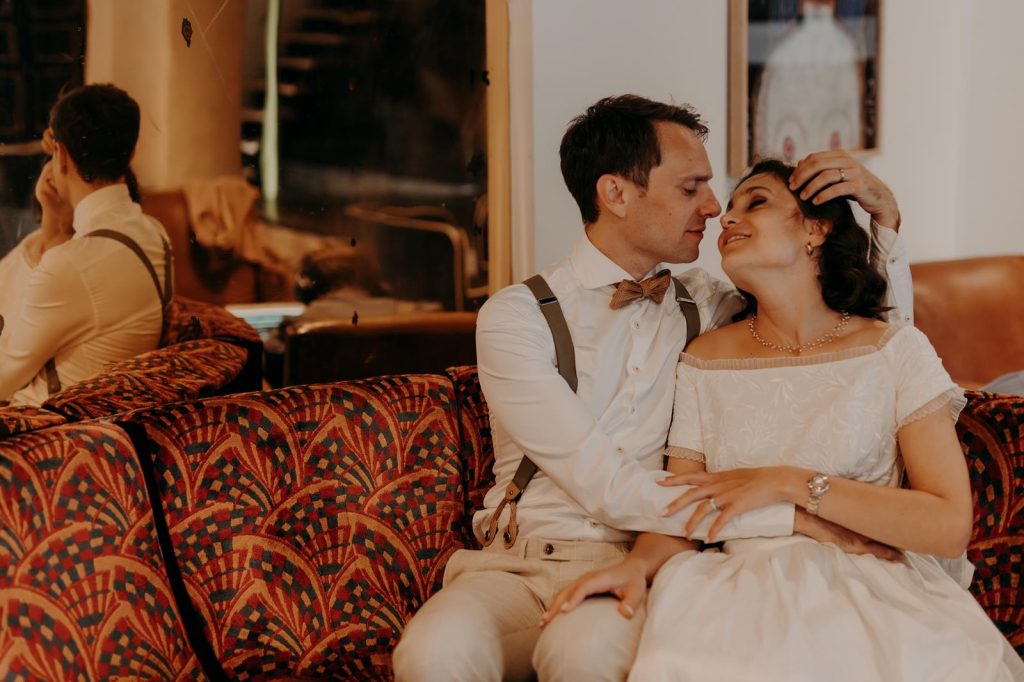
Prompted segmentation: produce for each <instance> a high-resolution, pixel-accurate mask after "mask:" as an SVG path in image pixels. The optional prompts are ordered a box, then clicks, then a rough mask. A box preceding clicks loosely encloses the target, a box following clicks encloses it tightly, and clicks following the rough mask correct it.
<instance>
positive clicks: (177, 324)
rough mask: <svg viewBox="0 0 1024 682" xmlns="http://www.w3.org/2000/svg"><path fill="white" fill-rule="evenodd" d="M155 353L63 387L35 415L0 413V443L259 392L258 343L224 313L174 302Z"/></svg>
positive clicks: (19, 409) (26, 410)
mask: <svg viewBox="0 0 1024 682" xmlns="http://www.w3.org/2000/svg"><path fill="white" fill-rule="evenodd" d="M160 346H161V347H160V348H158V349H156V350H154V351H151V352H149V353H144V354H142V355H139V356H137V357H134V358H131V359H129V360H125V361H123V362H118V363H115V364H113V365H110V366H109V367H107V368H106V369H105V370H104V371H103V372H102V373H101V374H99V375H97V376H95V377H93V378H91V379H87V380H85V381H82V382H80V383H78V384H75V385H73V386H69V387H68V388H66V389H64V390H63V391H61V392H60V393H57V394H54V395H52V396H50V398H49V400H47V401H46V402H45V403H43V405H42V406H41V407H38V408H37V407H23V406H15V407H10V406H8V407H2V408H0V439H2V438H6V437H9V436H13V435H15V434H17V433H23V432H26V431H33V430H36V429H39V428H44V427H47V426H54V425H56V424H63V423H66V422H74V421H79V420H82V419H88V418H100V417H111V416H113V415H116V414H118V413H120V412H125V411H128V410H132V409H137V408H140V407H146V406H150V405H163V404H168V403H173V402H180V401H182V400H192V399H195V398H200V397H205V396H211V395H224V394H229V393H236V392H239V391H251V390H256V389H258V388H259V387H260V382H261V363H262V352H263V345H262V343H261V341H260V337H259V335H258V334H257V333H256V330H255V329H253V328H252V327H251V326H249V325H248V324H247V323H245V322H244V321H242V320H240V319H238V318H237V317H235V316H234V315H232V314H231V313H229V312H227V311H226V310H225V309H224V308H221V307H219V306H216V305H212V304H209V303H202V302H200V301H193V300H191V299H187V298H181V297H176V298H174V299H173V300H172V301H171V304H170V308H169V310H168V316H167V328H166V330H165V333H164V338H163V339H162V340H161V344H160Z"/></svg>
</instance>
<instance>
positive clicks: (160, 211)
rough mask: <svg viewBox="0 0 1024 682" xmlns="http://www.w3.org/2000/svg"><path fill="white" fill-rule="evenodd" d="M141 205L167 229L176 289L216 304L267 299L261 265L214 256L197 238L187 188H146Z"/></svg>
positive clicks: (178, 292)
mask: <svg viewBox="0 0 1024 682" xmlns="http://www.w3.org/2000/svg"><path fill="white" fill-rule="evenodd" d="M141 205H142V212H143V213H145V214H146V215H150V216H153V217H154V218H156V219H157V220H159V221H160V223H161V224H162V225H163V226H164V229H165V230H167V236H168V238H169V239H170V242H171V251H172V252H173V253H174V293H176V294H180V295H181V296H186V297H188V298H193V299H196V300H199V301H206V302H208V303H215V304H217V305H226V304H228V303H253V302H255V301H260V300H264V297H263V296H262V295H261V291H260V287H261V281H260V275H261V273H260V267H259V266H258V265H256V264H255V263H249V262H247V261H243V260H239V259H235V258H230V260H229V261H227V262H224V258H223V257H220V258H219V259H218V258H213V257H211V254H210V252H208V251H207V250H206V249H204V248H203V247H202V246H200V245H199V244H198V243H197V242H196V240H195V236H194V235H193V234H192V223H191V222H190V220H189V215H188V204H187V203H186V202H185V194H184V192H182V191H181V190H180V189H174V190H145V191H143V193H142V201H141ZM289 293H290V292H289ZM274 298H281V297H280V296H275V297H274ZM287 298H291V296H287Z"/></svg>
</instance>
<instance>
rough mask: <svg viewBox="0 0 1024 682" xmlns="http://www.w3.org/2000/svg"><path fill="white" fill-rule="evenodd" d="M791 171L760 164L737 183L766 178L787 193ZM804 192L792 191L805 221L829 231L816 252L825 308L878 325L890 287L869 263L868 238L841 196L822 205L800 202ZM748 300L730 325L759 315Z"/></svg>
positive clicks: (771, 162)
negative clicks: (876, 322) (868, 320)
mask: <svg viewBox="0 0 1024 682" xmlns="http://www.w3.org/2000/svg"><path fill="white" fill-rule="evenodd" d="M794 170H796V168H795V166H790V165H789V164H786V163H783V162H782V161H779V160H778V159H761V160H757V161H756V162H755V163H754V166H753V167H752V168H751V169H750V170H749V171H747V173H746V175H744V176H743V177H742V178H740V181H739V182H738V183H736V186H737V187H739V186H740V185H742V184H743V183H744V182H746V181H747V180H749V179H750V178H752V177H754V176H755V175H761V174H762V173H763V174H766V175H770V176H773V177H775V178H776V179H777V180H779V181H780V182H781V183H782V184H783V185H785V186H786V187H787V188H788V187H789V178H790V176H791V175H793V171H794ZM801 190H803V187H802V186H801V187H797V188H796V189H795V190H790V191H791V192H792V194H793V197H794V198H795V199H796V204H797V206H798V207H799V208H800V213H801V214H802V215H803V216H804V217H805V218H807V219H808V220H815V221H818V222H823V223H828V224H829V225H830V226H831V227H832V229H831V230H829V233H828V236H827V237H825V243H824V244H822V245H821V246H820V247H819V248H818V251H819V253H820V256H819V260H818V284H819V285H820V286H821V295H822V297H823V298H824V299H825V305H827V306H828V307H829V308H831V309H832V310H835V311H838V312H848V313H851V314H853V315H860V316H862V317H870V318H874V319H882V313H884V312H885V311H887V310H891V308H888V307H886V306H885V292H886V288H887V286H888V283H887V282H886V280H885V277H883V276H882V275H881V273H879V272H878V269H877V268H876V267H875V264H874V263H872V262H871V257H872V256H873V255H874V254H873V253H872V251H871V244H870V240H869V238H868V235H867V232H865V231H864V228H862V227H861V226H860V225H858V224H857V219H856V218H855V217H854V215H853V209H852V208H850V202H849V200H848V199H847V198H846V197H845V196H841V197H836V198H835V199H830V200H829V201H826V202H824V203H822V204H815V203H813V202H812V201H810V200H804V199H801V198H800V192H801ZM740 293H742V294H743V297H744V298H745V299H746V300H747V307H746V308H745V309H744V310H743V311H741V312H740V313H739V314H738V315H736V316H735V318H734V319H736V320H740V319H743V318H745V317H748V316H749V315H752V314H753V313H755V312H757V299H755V298H754V297H753V296H751V295H750V294H749V293H747V292H745V291H741V292H740Z"/></svg>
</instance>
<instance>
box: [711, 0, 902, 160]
mask: <svg viewBox="0 0 1024 682" xmlns="http://www.w3.org/2000/svg"><path fill="white" fill-rule="evenodd" d="M881 2H882V0H730V5H729V173H730V174H731V175H741V174H742V173H743V171H744V169H746V168H747V167H748V166H750V164H751V162H752V160H753V159H754V158H758V157H769V156H770V157H775V158H779V159H782V160H784V161H787V162H789V163H795V162H796V161H799V160H800V159H801V158H803V157H804V156H806V155H807V154H810V153H811V152H816V151H824V150H829V149H849V150H851V151H858V152H862V153H868V152H877V151H878V150H879V140H880V135H879V128H878V121H879V119H880V116H879V100H878V96H879V90H880V88H879V73H880V68H879V67H880V61H881V60H880V56H881V55H880V52H879V46H880V44H881V13H880V4H881Z"/></svg>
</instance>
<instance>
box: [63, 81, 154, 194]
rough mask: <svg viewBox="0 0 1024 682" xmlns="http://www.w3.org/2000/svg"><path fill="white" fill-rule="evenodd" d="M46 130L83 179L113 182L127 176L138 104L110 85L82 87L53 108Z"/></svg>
mask: <svg viewBox="0 0 1024 682" xmlns="http://www.w3.org/2000/svg"><path fill="white" fill-rule="evenodd" d="M50 129H51V130H52V131H53V139H54V140H56V141H57V142H60V143H61V144H62V145H64V147H65V148H66V149H67V150H68V154H70V155H71V159H72V160H73V161H74V162H75V166H77V167H78V174H79V175H81V176H82V179H83V180H85V181H86V182H97V181H107V182H115V181H117V180H120V179H121V178H123V177H124V176H125V175H126V174H127V173H128V171H129V169H128V164H129V163H130V162H131V158H132V152H133V151H134V150H135V143H136V142H137V141H138V139H139V105H138V104H136V103H135V100H133V99H132V98H131V97H130V96H129V95H128V93H127V92H125V91H124V90H122V89H120V88H118V87H115V86H113V85H83V86H81V87H77V88H74V89H73V90H70V91H69V92H67V93H65V94H64V95H62V96H61V97H60V98H59V99H58V100H57V103H56V104H54V105H53V108H52V109H50Z"/></svg>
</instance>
